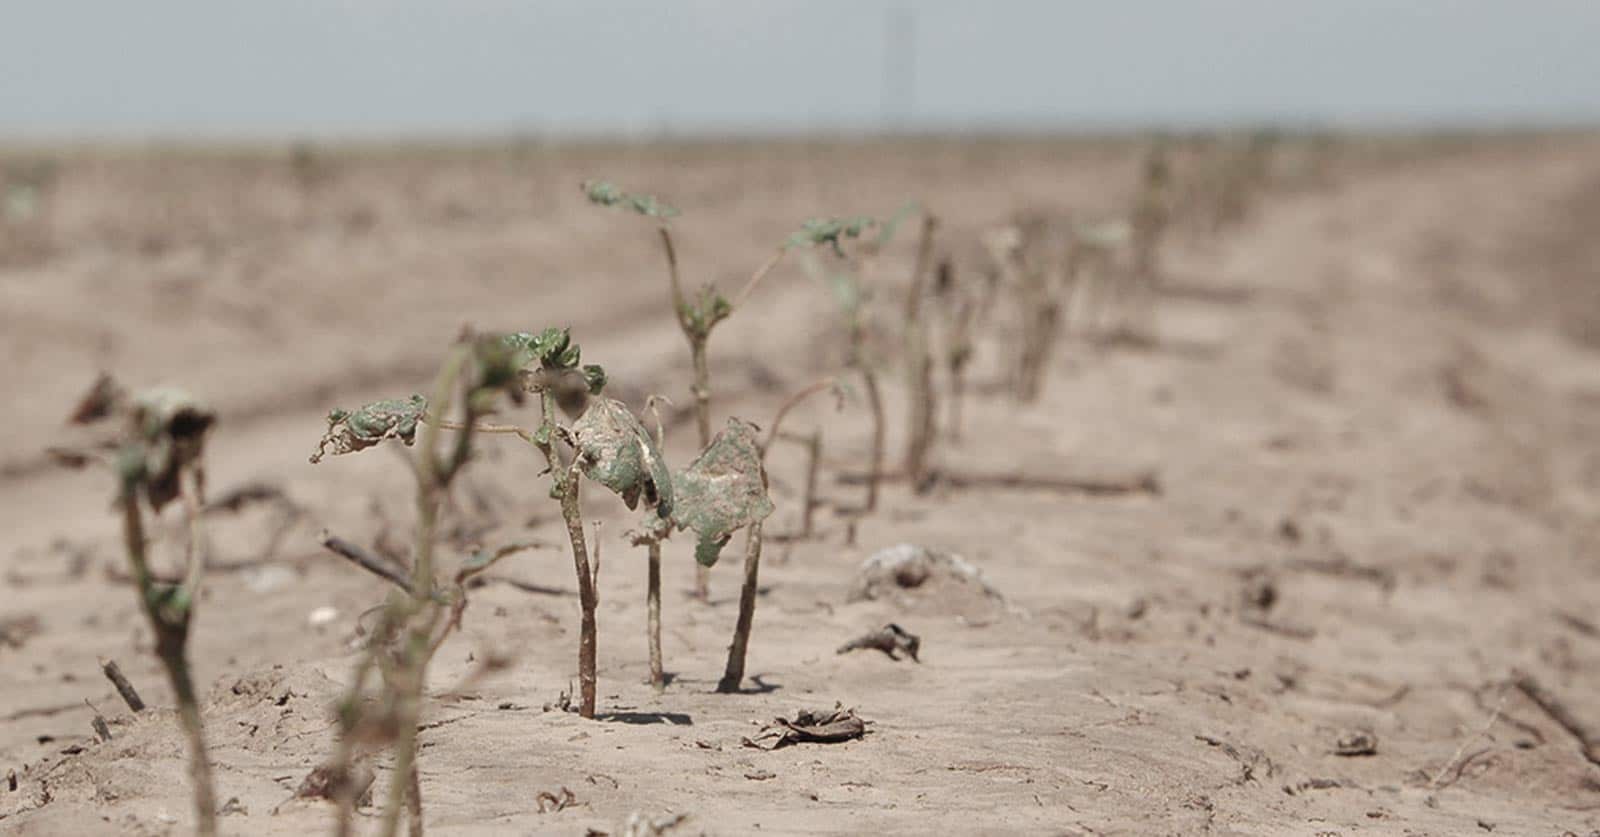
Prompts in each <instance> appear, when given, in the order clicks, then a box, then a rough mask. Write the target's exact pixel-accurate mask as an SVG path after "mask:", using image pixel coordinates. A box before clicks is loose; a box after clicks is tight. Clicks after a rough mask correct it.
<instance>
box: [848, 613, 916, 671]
mask: <svg viewBox="0 0 1600 837" xmlns="http://www.w3.org/2000/svg"><path fill="white" fill-rule="evenodd" d="M921 648H922V637H919V636H917V635H916V634H913V633H911V632H909V631H907V630H906V629H905V628H902V627H900V626H899V625H896V624H894V623H893V622H890V623H889V624H887V625H884V626H883V627H881V628H879V629H877V630H875V631H868V632H867V633H865V634H862V635H861V636H858V637H856V638H855V639H852V640H850V641H849V642H846V643H845V644H843V645H841V646H839V649H838V651H837V652H836V653H839V654H847V653H849V652H851V651H860V650H864V649H870V650H877V651H882V652H883V653H884V654H886V655H888V657H889V659H891V660H898V659H900V655H901V654H905V655H906V656H907V657H910V658H911V659H912V660H913V661H915V662H919V663H920V662H922V661H921V660H919V659H917V651H918V650H919V649H921Z"/></svg>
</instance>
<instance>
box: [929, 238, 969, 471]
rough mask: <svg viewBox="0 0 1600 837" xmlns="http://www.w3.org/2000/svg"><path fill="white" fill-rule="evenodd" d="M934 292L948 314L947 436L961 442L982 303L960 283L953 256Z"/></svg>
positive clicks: (942, 268)
mask: <svg viewBox="0 0 1600 837" xmlns="http://www.w3.org/2000/svg"><path fill="white" fill-rule="evenodd" d="M933 295H934V299H935V300H938V301H939V302H940V303H941V307H942V309H943V315H944V365H945V378H946V380H947V381H948V386H949V387H950V399H949V413H948V415H947V417H946V419H945V435H946V436H947V437H948V438H949V440H950V441H951V442H960V441H961V424H962V413H961V408H962V402H963V401H964V400H965V397H966V389H967V386H966V382H967V365H968V364H969V363H971V362H972V355H973V341H972V329H973V324H974V323H973V321H974V319H975V315H976V313H977V310H978V304H977V301H976V300H974V299H973V298H972V295H971V294H970V293H969V292H967V291H966V289H965V288H963V287H962V286H961V285H960V283H958V282H957V280H956V271H955V265H954V263H953V262H951V261H950V260H949V259H945V260H943V261H941V262H940V263H939V267H938V270H937V271H936V273H935V280H934V287H933Z"/></svg>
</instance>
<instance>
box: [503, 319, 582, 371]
mask: <svg viewBox="0 0 1600 837" xmlns="http://www.w3.org/2000/svg"><path fill="white" fill-rule="evenodd" d="M500 339H501V340H502V341H504V342H505V343H506V345H508V346H510V347H512V348H513V349H514V350H515V351H516V352H517V361H516V362H517V365H518V366H519V367H523V368H525V367H527V366H530V365H532V364H533V363H535V362H537V363H538V364H539V367H540V368H541V369H575V368H577V366H578V362H579V361H580V360H581V359H582V356H583V352H582V351H581V350H580V349H579V347H578V344H577V343H574V342H572V330H571V329H566V328H547V329H545V330H543V331H541V332H539V333H538V334H531V333H529V332H526V331H519V332H515V333H513V334H507V335H505V336H503V337H501V338H500Z"/></svg>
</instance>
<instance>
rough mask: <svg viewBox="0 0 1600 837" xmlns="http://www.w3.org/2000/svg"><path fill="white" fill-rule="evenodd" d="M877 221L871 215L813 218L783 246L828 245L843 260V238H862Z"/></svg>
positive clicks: (801, 226)
mask: <svg viewBox="0 0 1600 837" xmlns="http://www.w3.org/2000/svg"><path fill="white" fill-rule="evenodd" d="M876 224H877V221H875V220H873V218H872V217H871V216H869V215H852V216H849V217H846V218H812V219H811V220H809V221H806V222H805V223H804V224H801V225H800V229H799V230H798V231H796V232H795V233H794V234H793V235H790V236H789V238H788V239H787V240H785V241H784V243H783V246H784V247H785V248H789V247H815V246H818V245H822V244H828V245H831V246H832V247H833V252H834V253H836V254H838V255H839V256H840V257H841V258H843V257H844V248H843V247H842V246H840V239H841V238H860V237H861V234H862V233H864V232H866V231H867V230H869V229H871V228H872V227H873V226H874V225H876Z"/></svg>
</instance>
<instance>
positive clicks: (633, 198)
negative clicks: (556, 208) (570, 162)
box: [583, 180, 679, 218]
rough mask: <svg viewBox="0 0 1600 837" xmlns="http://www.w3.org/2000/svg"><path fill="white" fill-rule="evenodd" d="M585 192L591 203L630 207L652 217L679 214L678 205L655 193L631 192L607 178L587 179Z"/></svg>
mask: <svg viewBox="0 0 1600 837" xmlns="http://www.w3.org/2000/svg"><path fill="white" fill-rule="evenodd" d="M583 194H584V195H585V196H587V197H588V198H589V202H590V203H594V204H598V205H600V206H610V207H617V208H621V209H629V210H632V211H634V212H637V213H639V214H640V215H645V216H648V217H651V218H673V217H676V216H677V215H678V214H679V212H678V209H677V207H674V206H672V205H671V204H669V203H667V202H665V201H663V200H661V199H659V198H657V197H656V196H655V195H634V194H629V193H628V192H624V191H623V190H622V189H621V188H620V187H618V186H617V185H616V184H615V183H611V182H609V181H605V180H585V181H584V182H583Z"/></svg>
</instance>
